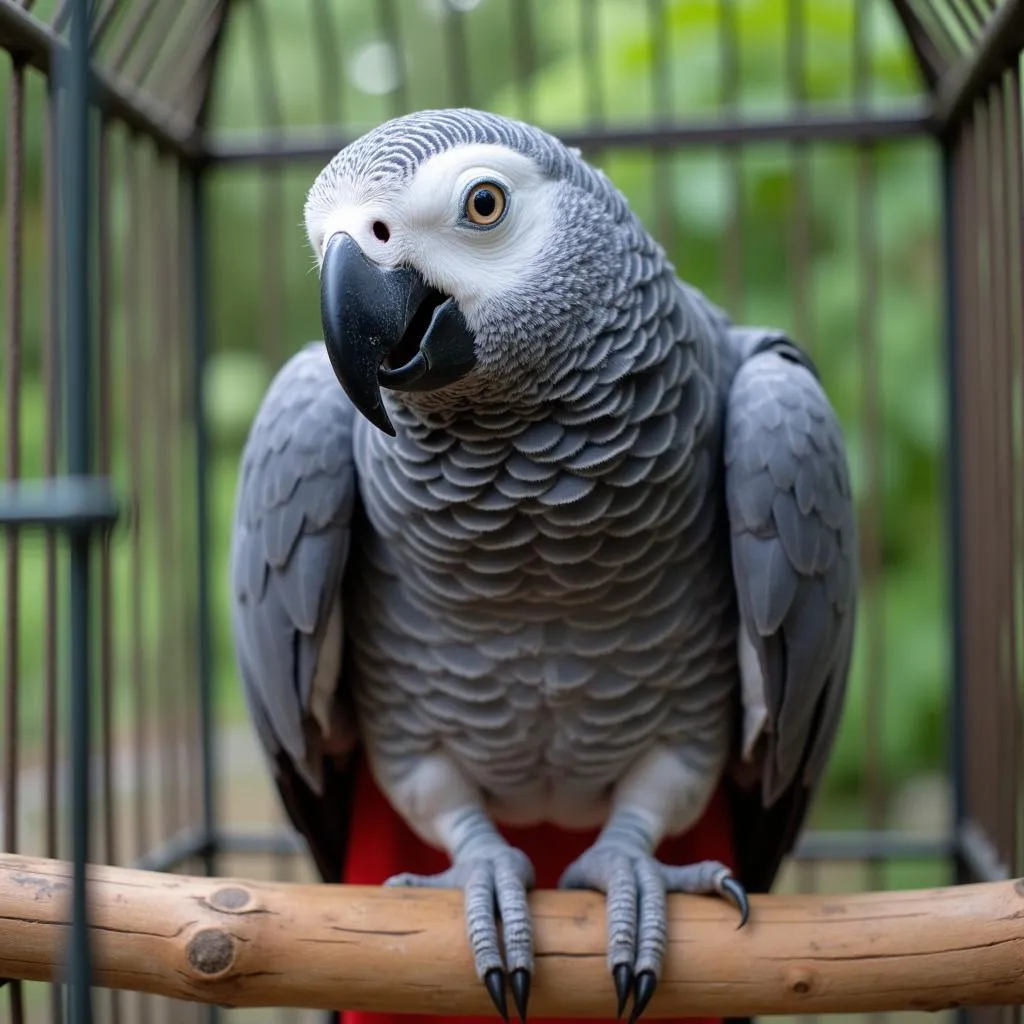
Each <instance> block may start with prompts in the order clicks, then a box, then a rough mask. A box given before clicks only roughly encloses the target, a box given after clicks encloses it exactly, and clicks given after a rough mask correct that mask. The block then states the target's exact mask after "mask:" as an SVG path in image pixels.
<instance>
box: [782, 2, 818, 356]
mask: <svg viewBox="0 0 1024 1024" xmlns="http://www.w3.org/2000/svg"><path fill="white" fill-rule="evenodd" d="M805 3H806V0H789V2H788V5H787V9H786V14H787V18H786V25H787V33H786V79H787V82H788V86H789V97H790V103H791V105H792V106H791V109H793V110H799V109H801V108H802V107H803V106H804V104H805V103H806V101H807V89H806V82H805V76H806V68H805V59H806V48H807V39H806V31H805V25H804V21H805V19H806V13H807V12H806V7H805ZM791 159H792V161H793V190H794V202H793V209H792V219H791V222H790V232H789V234H790V259H791V261H792V266H793V268H794V271H795V280H794V284H793V326H794V330H795V332H796V335H797V337H798V339H799V342H800V344H801V345H804V346H806V347H807V349H808V351H810V352H811V355H812V356H813V354H814V343H813V332H812V329H811V312H810V292H811V284H810V272H811V271H810V250H811V212H810V191H811V175H810V167H809V159H808V151H807V144H806V143H804V142H795V143H794V144H793V146H792V148H791Z"/></svg>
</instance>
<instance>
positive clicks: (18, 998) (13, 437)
mask: <svg viewBox="0 0 1024 1024" xmlns="http://www.w3.org/2000/svg"><path fill="white" fill-rule="evenodd" d="M7 109H8V115H7V116H8V122H7V173H6V176H5V178H6V180H5V183H4V210H5V212H6V214H7V281H6V282H5V284H6V288H5V293H6V294H5V296H4V301H5V304H6V306H7V322H6V324H5V325H4V329H5V331H6V334H7V342H6V345H5V346H4V347H5V359H4V374H5V387H4V403H5V406H6V411H5V419H6V424H5V428H6V434H7V445H6V449H7V450H6V453H5V463H6V465H5V470H6V475H7V478H8V479H9V480H17V479H18V477H19V476H20V475H21V362H22V321H21V280H22V258H23V252H22V226H23V221H22V214H23V210H22V203H23V201H24V183H23V180H22V177H23V172H24V155H23V153H22V145H23V142H24V131H25V68H24V64H23V63H22V62H21V61H20V60H18V59H17V58H16V57H12V58H11V77H10V96H9V98H8V107H7ZM18 540H19V538H18V530H17V528H16V527H13V526H11V527H8V528H7V530H6V531H5V551H4V604H5V609H4V665H3V673H4V728H3V745H4V773H3V778H4V789H3V805H4V815H5V817H4V829H3V844H4V849H5V850H12V851H13V850H17V849H18V811H19V808H18V802H19V801H18V770H19V767H20V756H19V749H18V746H19V733H18V727H19V722H20V706H19V705H20V702H19V699H18V698H19V685H18V661H19V653H20V646H19V643H18V641H19V639H20V638H19V636H18V603H19V598H20V595H19V569H20V561H21V550H20V545H19V543H18ZM7 988H8V989H9V990H10V992H9V995H7V997H6V998H7V999H8V1000H10V1008H11V1017H12V1018H13V1020H14V1021H15V1024H20V1022H21V1020H22V1019H23V1016H24V1012H25V1011H24V1005H23V999H22V990H21V982H19V981H13V982H11V983H10V984H9V985H8V986H7Z"/></svg>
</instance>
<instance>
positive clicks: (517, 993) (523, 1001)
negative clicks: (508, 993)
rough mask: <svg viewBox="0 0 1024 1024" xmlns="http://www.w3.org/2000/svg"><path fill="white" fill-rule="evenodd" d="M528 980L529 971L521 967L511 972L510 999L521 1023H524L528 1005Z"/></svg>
mask: <svg viewBox="0 0 1024 1024" xmlns="http://www.w3.org/2000/svg"><path fill="white" fill-rule="evenodd" d="M530 980H531V979H530V972H529V971H527V970H525V969H524V968H522V967H520V968H518V969H517V970H514V971H513V972H512V978H511V981H512V999H513V1001H514V1002H515V1004H516V1013H518V1014H519V1020H520V1021H521V1022H522V1024H526V1011H527V1008H528V1007H529V1005H530Z"/></svg>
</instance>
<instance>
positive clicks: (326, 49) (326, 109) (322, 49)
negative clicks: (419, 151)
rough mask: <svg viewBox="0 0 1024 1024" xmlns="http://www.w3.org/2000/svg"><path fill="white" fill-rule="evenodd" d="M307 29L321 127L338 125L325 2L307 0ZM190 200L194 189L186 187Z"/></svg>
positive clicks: (332, 39)
mask: <svg viewBox="0 0 1024 1024" xmlns="http://www.w3.org/2000/svg"><path fill="white" fill-rule="evenodd" d="M310 3H311V5H312V7H311V11H310V13H311V15H312V17H311V18H310V25H311V27H312V29H313V35H314V39H313V48H314V49H315V50H316V55H317V62H316V69H317V75H318V77H319V78H320V110H321V117H323V119H324V123H325V124H340V123H341V120H342V109H341V83H340V82H339V81H338V78H337V63H338V59H339V55H340V54H341V47H340V46H339V45H338V34H337V32H335V30H334V19H333V17H332V15H331V9H330V5H329V0H310ZM190 192H191V194H192V198H193V199H195V191H194V187H193V186H191V185H190Z"/></svg>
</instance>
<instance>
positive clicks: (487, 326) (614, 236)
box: [305, 109, 637, 435]
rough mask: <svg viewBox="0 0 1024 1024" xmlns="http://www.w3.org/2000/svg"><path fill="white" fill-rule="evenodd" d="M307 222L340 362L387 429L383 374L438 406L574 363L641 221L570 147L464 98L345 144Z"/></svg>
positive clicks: (400, 389)
mask: <svg viewBox="0 0 1024 1024" xmlns="http://www.w3.org/2000/svg"><path fill="white" fill-rule="evenodd" d="M627 222H628V223H629V224H632V225H633V228H634V230H633V232H629V231H627V232H623V231H622V227H623V224H624V223H627ZM305 226H306V232H307V236H308V238H309V242H310V244H311V246H312V247H313V250H314V252H315V254H316V257H317V262H318V264H319V269H320V312H321V321H322V325H323V330H324V340H325V344H326V347H327V352H328V354H329V356H330V360H331V365H332V366H333V368H334V372H335V375H336V376H337V378H338V381H339V383H340V384H341V386H342V387H343V388H344V389H345V391H346V393H347V394H348V396H349V398H350V399H351V401H352V402H353V404H354V405H355V406H356V408H357V409H358V410H359V411H360V412H361V413H362V414H363V415H364V416H365V417H366V418H367V419H368V420H369V421H370V422H371V423H373V424H374V425H375V426H377V427H378V428H379V429H381V430H383V431H384V432H386V433H388V434H391V435H394V433H395V429H394V426H393V424H392V422H391V419H390V418H389V416H388V413H387V410H386V409H385V407H384V403H383V401H382V398H381V388H387V389H389V390H391V391H393V392H395V393H397V394H399V395H400V396H401V399H402V401H403V402H404V403H405V404H414V403H415V402H417V401H418V402H420V403H421V404H422V403H424V402H426V403H427V404H428V405H429V407H431V408H435V409H436V408H443V406H444V404H445V402H457V401H458V400H460V399H462V400H465V399H466V398H467V396H470V397H473V398H476V399H477V400H479V399H480V397H481V396H488V395H490V396H492V397H494V396H501V397H502V398H503V399H504V400H505V401H507V400H508V396H509V394H510V391H512V390H515V389H517V388H518V389H519V390H520V391H522V390H523V389H528V388H529V387H531V386H532V387H534V388H536V387H538V386H539V384H540V382H542V381H543V380H545V379H547V380H550V377H551V373H552V372H557V367H558V366H562V367H565V366H566V365H568V364H570V363H571V362H572V358H571V356H572V352H573V350H574V349H575V350H578V349H579V348H580V339H581V338H585V337H586V336H588V335H589V336H593V333H594V332H593V331H592V330H589V329H588V328H592V327H593V321H594V319H595V316H597V315H598V312H597V311H599V310H601V309H606V308H607V305H608V303H607V301H605V302H604V303H602V301H601V300H602V299H604V300H607V299H609V297H611V296H613V295H614V293H615V292H616V290H617V289H618V290H622V288H623V283H622V278H623V264H624V261H625V260H626V259H627V258H628V252H627V250H628V248H629V244H630V243H629V237H628V236H629V235H630V234H633V235H634V245H635V231H636V228H637V225H636V224H635V222H634V221H633V220H632V215H631V214H630V212H629V209H628V206H627V205H626V203H625V200H624V198H623V197H622V196H621V194H620V193H619V192H618V191H617V190H616V189H615V188H614V187H613V186H612V185H611V183H610V182H609V181H608V179H607V178H605V176H604V175H603V174H601V172H600V171H597V170H596V169H594V168H592V167H591V166H590V165H589V164H587V163H586V162H585V161H584V160H583V159H582V158H581V156H580V154H579V152H578V151H577V150H573V149H569V148H568V147H566V146H564V145H563V144H562V143H561V142H559V141H558V140H557V139H555V138H554V137H553V136H551V135H548V134H547V133H546V132H543V131H541V130H540V129H537V128H534V127H532V126H530V125H526V124H523V123H522V122H519V121H514V120H511V119H508V118H504V117H500V116H498V115H494V114H488V113H483V112H481V111H475V110H465V109H460V110H434V111H431V110H428V111H420V112H417V113H415V114H410V115H406V116H404V117H400V118H395V119H394V120H391V121H388V122H386V123H384V124H382V125H380V126H379V127H377V128H375V129H373V130H372V131H370V132H368V133H367V134H366V135H363V136H362V137H360V138H358V139H356V140H355V141H354V142H352V143H351V144H349V145H348V146H346V147H345V148H344V149H342V150H341V151H340V152H339V153H338V154H337V155H336V156H335V157H334V158H333V159H332V160H331V162H330V163H329V164H328V165H327V166H326V167H325V168H324V169H323V170H322V171H321V172H320V174H319V175H318V176H317V178H316V180H315V181H314V183H313V185H312V187H311V188H310V190H309V193H308V195H307V198H306V205H305ZM577 357H578V356H577ZM531 382H532V384H531Z"/></svg>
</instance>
